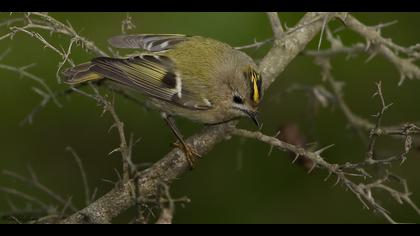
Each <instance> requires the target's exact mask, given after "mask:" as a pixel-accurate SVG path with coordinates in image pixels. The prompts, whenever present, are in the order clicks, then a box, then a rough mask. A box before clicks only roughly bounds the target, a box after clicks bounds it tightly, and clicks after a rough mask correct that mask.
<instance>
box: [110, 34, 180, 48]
mask: <svg viewBox="0 0 420 236" xmlns="http://www.w3.org/2000/svg"><path fill="white" fill-rule="evenodd" d="M187 39H188V37H187V36H186V35H182V34H137V35H119V36H114V37H112V38H110V39H108V43H109V44H110V45H111V46H113V47H115V48H135V49H144V50H147V51H149V52H158V51H164V50H168V49H171V48H172V47H173V46H175V45H176V44H177V43H180V42H182V41H184V40H187Z"/></svg>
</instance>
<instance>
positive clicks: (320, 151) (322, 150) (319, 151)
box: [315, 144, 335, 155]
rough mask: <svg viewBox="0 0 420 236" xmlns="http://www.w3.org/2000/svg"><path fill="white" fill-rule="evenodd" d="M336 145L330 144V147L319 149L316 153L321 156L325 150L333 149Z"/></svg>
mask: <svg viewBox="0 0 420 236" xmlns="http://www.w3.org/2000/svg"><path fill="white" fill-rule="evenodd" d="M334 145H335V144H330V145H328V146H326V147H323V148H321V149H319V150H317V151H315V154H317V155H319V154H321V153H322V152H324V151H325V150H327V149H329V148H331V147H332V146H334Z"/></svg>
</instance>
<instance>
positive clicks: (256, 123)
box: [245, 111, 261, 128]
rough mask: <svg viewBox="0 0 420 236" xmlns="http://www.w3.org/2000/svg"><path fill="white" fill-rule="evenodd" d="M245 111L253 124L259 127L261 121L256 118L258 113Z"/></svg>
mask: <svg viewBox="0 0 420 236" xmlns="http://www.w3.org/2000/svg"><path fill="white" fill-rule="evenodd" d="M245 113H246V114H247V115H248V116H249V118H251V120H252V121H253V122H254V124H255V125H256V126H257V127H258V128H261V123H260V120H259V119H258V113H257V112H255V111H245Z"/></svg>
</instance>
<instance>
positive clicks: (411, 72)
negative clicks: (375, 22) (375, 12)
mask: <svg viewBox="0 0 420 236" xmlns="http://www.w3.org/2000/svg"><path fill="white" fill-rule="evenodd" d="M338 17H339V18H340V19H341V20H342V21H343V23H344V24H345V25H346V26H347V27H348V28H350V29H351V30H353V31H355V32H357V33H358V34H359V35H361V36H362V37H364V38H365V39H366V41H367V48H370V47H371V45H373V46H377V48H376V50H377V51H378V52H379V53H381V54H382V55H383V56H384V57H385V58H387V59H388V60H389V61H390V62H392V63H393V64H394V65H395V66H396V67H397V69H398V71H399V72H400V81H399V83H398V85H402V83H403V82H404V80H405V78H409V79H418V80H420V68H419V67H418V66H417V65H415V64H414V63H413V61H414V60H415V59H419V58H420V53H419V51H418V50H419V49H420V45H418V44H417V45H414V46H411V47H408V48H404V47H401V46H399V45H397V44H395V43H393V42H392V40H390V39H385V38H383V37H382V36H381V31H380V28H379V29H378V27H368V26H365V25H364V24H362V23H361V22H360V21H359V20H357V19H356V18H354V17H353V16H351V15H349V14H340V15H338ZM392 50H395V51H397V52H402V53H405V54H407V55H408V56H409V58H401V57H399V56H398V55H397V54H396V53H394V52H393V51H392Z"/></svg>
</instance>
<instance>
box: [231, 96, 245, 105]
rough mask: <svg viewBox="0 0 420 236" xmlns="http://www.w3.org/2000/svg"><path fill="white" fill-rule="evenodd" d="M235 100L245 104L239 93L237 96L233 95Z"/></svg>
mask: <svg viewBox="0 0 420 236" xmlns="http://www.w3.org/2000/svg"><path fill="white" fill-rule="evenodd" d="M233 102H234V103H238V104H243V103H244V100H243V99H242V98H241V97H239V96H238V95H235V96H233Z"/></svg>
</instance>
